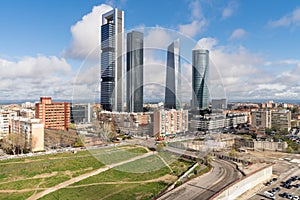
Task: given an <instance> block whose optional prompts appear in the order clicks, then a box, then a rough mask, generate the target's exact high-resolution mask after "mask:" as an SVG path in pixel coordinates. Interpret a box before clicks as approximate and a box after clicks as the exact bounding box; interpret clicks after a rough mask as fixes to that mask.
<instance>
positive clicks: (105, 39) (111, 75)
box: [101, 9, 124, 111]
mask: <svg viewBox="0 0 300 200" xmlns="http://www.w3.org/2000/svg"><path fill="white" fill-rule="evenodd" d="M123 32H124V12H123V11H120V10H118V9H113V10H111V11H109V12H107V13H105V14H103V15H102V26H101V50H102V52H101V79H102V80H101V104H102V108H103V109H104V110H108V111H122V110H123V88H122V86H123V84H122V76H123V73H122V71H123V69H122V66H123V62H122V60H123V59H122V50H123Z"/></svg>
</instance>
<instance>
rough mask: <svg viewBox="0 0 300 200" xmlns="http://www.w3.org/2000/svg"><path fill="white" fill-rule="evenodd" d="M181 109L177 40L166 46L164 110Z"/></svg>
mask: <svg viewBox="0 0 300 200" xmlns="http://www.w3.org/2000/svg"><path fill="white" fill-rule="evenodd" d="M180 107H181V65H180V47H179V40H175V41H174V42H173V43H171V44H170V45H169V46H168V53H167V72H166V89H165V108H169V109H180Z"/></svg>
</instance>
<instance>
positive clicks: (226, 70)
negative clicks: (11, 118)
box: [0, 1, 300, 101]
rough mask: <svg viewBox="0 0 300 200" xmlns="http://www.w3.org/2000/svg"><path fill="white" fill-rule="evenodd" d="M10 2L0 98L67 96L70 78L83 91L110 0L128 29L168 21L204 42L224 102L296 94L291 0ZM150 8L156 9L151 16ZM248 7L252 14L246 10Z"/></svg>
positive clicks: (0, 60) (295, 24) (0, 48)
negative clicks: (82, 76)
mask: <svg viewBox="0 0 300 200" xmlns="http://www.w3.org/2000/svg"><path fill="white" fill-rule="evenodd" d="M15 2H16V4H17V5H18V6H17V7H15V6H14V5H15V4H14V2H11V1H2V2H1V5H2V6H1V12H0V13H1V17H0V18H1V20H0V24H1V26H2V27H3V31H2V34H1V38H0V44H1V45H0V67H1V69H2V76H1V86H0V89H1V96H0V99H1V100H19V99H38V98H39V96H53V97H54V98H56V99H72V90H73V85H74V82H75V83H76V85H79V86H80V87H81V89H82V90H83V91H85V90H86V89H87V88H89V87H88V86H89V84H90V80H84V79H82V80H80V81H78V78H75V77H76V73H77V72H78V70H79V68H80V66H81V64H82V60H83V59H84V58H86V56H87V55H89V53H90V51H91V49H93V48H94V46H99V42H98V40H99V32H98V31H99V30H98V29H99V27H100V26H101V17H100V16H101V14H103V13H105V12H107V11H109V10H110V9H112V8H114V7H117V8H120V9H121V10H124V12H125V13H126V14H125V24H126V29H127V30H130V29H134V28H137V27H141V28H143V27H163V28H168V29H172V30H174V31H179V32H181V33H183V34H184V35H186V36H189V37H191V38H192V39H193V40H195V41H196V42H198V44H199V46H201V47H204V48H207V49H209V50H210V57H211V59H212V62H213V64H214V65H216V66H217V67H218V69H219V71H220V74H221V76H222V78H223V80H222V81H223V84H224V88H225V90H226V96H227V98H228V99H229V101H230V100H238V99H292V100H295V99H299V98H300V97H299V96H300V92H299V91H300V88H299V81H298V80H299V75H298V74H299V72H300V71H299V70H300V62H299V57H298V55H297V52H299V41H300V40H299V39H298V37H299V36H298V35H299V22H300V17H299V16H300V14H299V13H300V10H299V7H298V2H297V1H289V3H288V4H286V3H285V2H283V1H277V2H275V3H274V2H273V3H272V5H271V4H269V3H268V2H259V1H253V2H251V3H250V2H245V1H226V2H217V1H211V2H207V1H184V2H182V1H178V2H176V3H175V4H176V7H178V6H180V7H181V8H182V9H179V10H178V9H175V4H174V3H172V4H174V5H172V4H171V3H169V2H163V3H160V4H158V2H157V3H156V2H151V3H147V2H139V3H133V2H132V1H126V2H125V1H87V2H79V1H76V3H74V7H72V8H71V7H70V6H69V4H68V3H67V2H64V3H59V4H58V1H49V2H47V1H45V2H43V3H42V4H41V3H39V2H37V1H28V2H26V3H24V2H22V1H15ZM45 5H46V6H45ZM157 5H160V6H157ZM258 7H259V9H256V8H258ZM270 7H271V8H270ZM167 8H169V9H167ZM153 9H155V11H156V14H155V16H152V17H151V18H150V17H149V16H150V14H151V11H152V12H153ZM53 10H55V12H54V11H53ZM264 10H274V12H273V11H271V12H262V11H264ZM13 11H14V12H13ZM254 11H255V13H256V18H255V20H253V19H252V18H251V17H250V16H251V15H250V13H253V12H254ZM275 11H276V12H275ZM52 13H56V15H53V14H52ZM40 16H42V17H40ZM21 18H22V20H20V19H21ZM20 30H22V31H21V32H20ZM54 30H55V31H54ZM95 36H97V37H95ZM158 36H159V37H161V36H162V35H158ZM158 36H157V37H158ZM166 37H168V36H166ZM146 39H147V38H145V40H146ZM98 54H99V52H98ZM91 57H93V55H91ZM80 73H85V72H80ZM86 73H89V74H90V75H94V74H98V72H96V71H91V72H86ZM90 88H91V87H90ZM92 89H94V88H92ZM149 91H150V90H149ZM147 92H148V90H147ZM81 96H83V97H84V96H86V95H85V93H82V94H81ZM149 97H150V98H151V95H148V96H147V98H149Z"/></svg>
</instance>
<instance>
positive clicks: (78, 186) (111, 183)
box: [66, 174, 177, 188]
mask: <svg viewBox="0 0 300 200" xmlns="http://www.w3.org/2000/svg"><path fill="white" fill-rule="evenodd" d="M176 179H177V177H176V176H172V175H169V174H166V175H164V176H162V177H159V178H155V179H150V180H145V181H113V182H98V183H89V184H82V185H75V186H68V187H66V188H80V187H88V186H94V185H114V184H118V185H119V184H139V183H153V182H160V181H165V182H168V183H169V182H170V181H174V180H176Z"/></svg>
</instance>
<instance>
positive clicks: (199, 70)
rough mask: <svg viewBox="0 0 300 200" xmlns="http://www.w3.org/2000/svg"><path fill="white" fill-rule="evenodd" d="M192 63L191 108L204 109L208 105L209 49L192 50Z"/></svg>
mask: <svg viewBox="0 0 300 200" xmlns="http://www.w3.org/2000/svg"><path fill="white" fill-rule="evenodd" d="M192 65H193V69H192V70H193V71H192V84H193V91H192V92H193V94H192V108H193V109H194V110H201V109H206V108H208V107H209V91H208V75H209V72H208V70H209V51H208V50H204V49H196V50H193V61H192Z"/></svg>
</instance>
